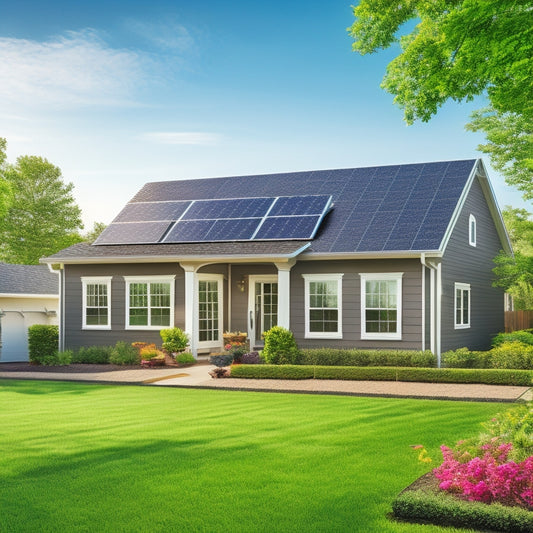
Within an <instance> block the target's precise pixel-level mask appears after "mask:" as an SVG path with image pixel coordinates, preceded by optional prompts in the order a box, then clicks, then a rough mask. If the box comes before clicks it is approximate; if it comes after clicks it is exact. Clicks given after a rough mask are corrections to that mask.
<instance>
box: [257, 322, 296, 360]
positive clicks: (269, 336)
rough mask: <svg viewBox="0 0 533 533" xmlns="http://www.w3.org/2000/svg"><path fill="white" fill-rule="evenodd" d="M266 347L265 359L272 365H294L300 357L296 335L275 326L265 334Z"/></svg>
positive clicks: (264, 350) (264, 351)
mask: <svg viewBox="0 0 533 533" xmlns="http://www.w3.org/2000/svg"><path fill="white" fill-rule="evenodd" d="M263 336H264V338H265V347H264V349H263V359H264V360H265V362H266V363H267V364H272V365H293V364H295V363H296V361H297V359H298V355H299V351H298V346H297V345H296V341H295V340H294V335H293V334H292V332H291V331H289V330H288V329H285V328H282V327H281V326H274V327H273V328H272V329H270V330H268V331H266V332H265V333H264V334H263Z"/></svg>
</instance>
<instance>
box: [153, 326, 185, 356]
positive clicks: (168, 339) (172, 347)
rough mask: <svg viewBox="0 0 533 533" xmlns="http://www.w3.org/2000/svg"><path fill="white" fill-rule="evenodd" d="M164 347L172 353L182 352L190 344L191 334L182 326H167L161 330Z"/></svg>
mask: <svg viewBox="0 0 533 533" xmlns="http://www.w3.org/2000/svg"><path fill="white" fill-rule="evenodd" d="M159 335H161V339H162V340H163V348H164V349H165V350H166V351H167V352H170V353H176V352H182V351H183V350H185V348H187V345H188V344H189V336H188V335H187V334H186V333H184V332H183V331H182V330H181V329H180V328H165V329H162V330H161V331H160V332H159Z"/></svg>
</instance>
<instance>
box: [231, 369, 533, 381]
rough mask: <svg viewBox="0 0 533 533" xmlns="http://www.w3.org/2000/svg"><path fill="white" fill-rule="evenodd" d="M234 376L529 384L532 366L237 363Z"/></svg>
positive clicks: (233, 371) (532, 376)
mask: <svg viewBox="0 0 533 533" xmlns="http://www.w3.org/2000/svg"><path fill="white" fill-rule="evenodd" d="M231 377H235V378H252V379H345V380H354V381H355V380H359V381H363V380H368V381H408V382H417V381H418V382H423V383H482V384H488V385H517V386H530V385H531V384H532V378H533V372H531V371H530V370H494V369H470V368H468V369H461V368H403V367H402V368H400V367H398V368H394V367H354V366H340V367H339V366H308V365H235V366H232V367H231Z"/></svg>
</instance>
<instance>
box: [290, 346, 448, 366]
mask: <svg viewBox="0 0 533 533" xmlns="http://www.w3.org/2000/svg"><path fill="white" fill-rule="evenodd" d="M298 363H299V364H302V365H321V366H404V367H406V366H408V367H435V366H437V358H436V356H435V355H433V353H431V351H429V350H426V351H423V352H421V351H415V350H360V349H339V348H312V349H303V350H300V355H299V358H298Z"/></svg>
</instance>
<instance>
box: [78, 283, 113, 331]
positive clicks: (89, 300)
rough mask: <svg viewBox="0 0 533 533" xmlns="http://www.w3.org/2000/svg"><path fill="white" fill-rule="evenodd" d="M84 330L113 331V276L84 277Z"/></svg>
mask: <svg viewBox="0 0 533 533" xmlns="http://www.w3.org/2000/svg"><path fill="white" fill-rule="evenodd" d="M81 283H82V293H83V294H82V298H83V316H82V327H83V329H111V276H97V277H82V278H81Z"/></svg>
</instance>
